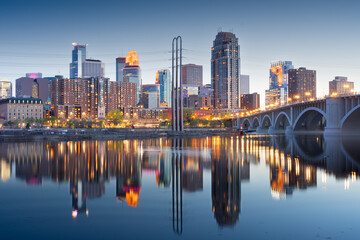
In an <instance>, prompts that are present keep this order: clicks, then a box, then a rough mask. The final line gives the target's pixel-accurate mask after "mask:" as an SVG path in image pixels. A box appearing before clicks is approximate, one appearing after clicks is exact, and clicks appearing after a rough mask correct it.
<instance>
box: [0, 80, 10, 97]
mask: <svg viewBox="0 0 360 240" xmlns="http://www.w3.org/2000/svg"><path fill="white" fill-rule="evenodd" d="M11 96H12V83H11V82H10V81H9V80H7V79H2V80H0V99H4V98H11Z"/></svg>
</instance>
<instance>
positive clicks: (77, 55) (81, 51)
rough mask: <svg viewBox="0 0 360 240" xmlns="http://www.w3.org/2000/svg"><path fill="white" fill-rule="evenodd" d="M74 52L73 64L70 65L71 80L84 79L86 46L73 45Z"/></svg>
mask: <svg viewBox="0 0 360 240" xmlns="http://www.w3.org/2000/svg"><path fill="white" fill-rule="evenodd" d="M73 46H74V50H72V62H71V63H70V78H71V79H74V78H81V77H82V72H83V71H82V63H83V61H85V59H86V46H87V44H85V45H79V44H77V43H73Z"/></svg>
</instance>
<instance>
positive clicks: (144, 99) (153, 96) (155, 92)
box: [140, 84, 160, 109]
mask: <svg viewBox="0 0 360 240" xmlns="http://www.w3.org/2000/svg"><path fill="white" fill-rule="evenodd" d="M140 103H141V104H142V105H143V106H144V108H149V109H153V108H159V107H160V84H144V85H142V93H141V101H140Z"/></svg>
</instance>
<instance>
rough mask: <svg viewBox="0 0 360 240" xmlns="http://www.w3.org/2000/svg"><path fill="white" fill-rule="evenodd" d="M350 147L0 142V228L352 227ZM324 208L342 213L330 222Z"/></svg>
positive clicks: (138, 234) (174, 232)
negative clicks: (345, 217) (276, 224)
mask: <svg viewBox="0 0 360 240" xmlns="http://www.w3.org/2000/svg"><path fill="white" fill-rule="evenodd" d="M358 146H360V145H359V139H354V138H351V139H349V138H341V137H327V138H326V139H324V137H323V136H315V135H310V136H292V137H286V136H281V135H280V136H261V135H250V136H246V137H236V136H235V137H204V138H185V139H166V138H162V139H147V140H121V141H69V142H28V143H25V142H24V143H3V144H1V145H0V173H1V183H0V191H1V194H2V197H1V198H0V206H1V207H0V230H1V231H0V232H3V236H12V237H13V238H22V237H23V236H31V235H33V236H37V235H36V233H35V232H34V229H38V228H39V227H40V226H41V225H37V222H36V221H32V219H35V220H37V221H41V222H43V226H42V227H40V229H41V231H43V232H44V233H46V231H51V233H52V234H54V235H55V238H59V239H61V238H64V237H69V236H72V237H73V236H80V237H84V236H87V237H88V238H95V235H93V234H92V233H93V231H94V229H93V228H91V227H92V226H94V227H95V226H100V225H104V226H106V228H107V230H106V231H104V233H103V234H104V236H112V235H113V234H114V233H115V232H116V231H122V234H123V235H122V236H124V237H128V238H144V237H148V236H149V234H153V235H154V236H155V235H157V236H161V237H167V238H175V237H177V236H183V237H187V238H189V237H196V236H199V237H204V236H207V237H208V238H217V237H219V236H220V237H225V236H228V237H235V236H244V237H246V238H265V237H276V238H280V239H281V238H284V239H287V238H288V237H289V234H290V236H291V234H293V235H292V238H294V239H296V238H298V239H303V238H304V237H306V238H317V237H324V236H325V237H334V238H336V237H338V235H337V234H339V232H342V233H343V234H345V235H344V236H345V237H348V236H353V234H355V232H354V231H353V228H352V226H351V224H350V227H349V223H352V222H353V220H355V219H351V216H355V215H356V214H359V213H360V209H359V207H357V205H355V204H356V202H357V200H358V199H359V193H358V190H360V186H359V184H358V182H357V179H358V176H359V167H360V151H359V150H358ZM250 172H251V175H250ZM329 180H330V181H329ZM319 186H321V187H319ZM339 186H341V188H340V187H339ZM353 188H354V189H353ZM297 192H298V193H297ZM345 192H346V193H347V194H345ZM69 193H70V196H69ZM54 199H55V200H54ZM60 199H62V201H60ZM66 199H68V200H66ZM278 200H280V201H278ZM15 203H16V204H15ZM345 204H346V207H340V206H343V205H345ZM19 206H21V207H19ZM39 206H42V207H43V209H44V212H42V208H41V207H39ZM19 209H22V211H19ZM45 209H46V210H49V209H51V210H52V211H51V212H45ZM334 209H336V211H335V212H336V213H337V215H338V216H339V218H340V217H341V216H340V215H343V216H347V217H348V220H347V221H343V220H342V219H341V221H340V219H334V220H333V222H332V223H331V224H330V225H334V226H335V227H333V228H329V223H328V222H326V221H327V217H330V216H331V214H330V213H327V211H330V210H331V211H334ZM39 211H40V212H39ZM316 211H319V212H320V213H321V214H324V216H322V215H319V216H317V217H314V216H312V217H313V218H309V216H308V215H306V213H307V214H311V213H312V212H313V213H315V212H316ZM347 211H348V212H347ZM243 212H244V213H243ZM289 214H291V215H289ZM334 214H335V213H334ZM327 215H328V216H327ZM349 217H350V218H349ZM286 218H289V219H291V221H290V222H289V221H287V220H286ZM45 219H46V221H47V220H49V222H44V220H45ZM304 220H305V221H306V223H307V224H310V225H309V226H307V227H306V228H305V229H306V230H307V231H305V233H304V231H303V229H302V228H299V229H296V228H294V226H299V225H300V224H302V226H303V225H304ZM275 222H283V225H284V226H283V231H282V232H279V231H277V229H276V228H274V226H275V225H274V224H275ZM19 223H21V224H22V226H23V229H22V230H23V231H16V227H15V226H16V225H18V224H19ZM51 223H52V224H54V225H51ZM311 223H312V224H311ZM305 225H306V224H305ZM46 226H47V228H45V227H46ZM55 226H56V227H55ZM111 226H113V228H111ZM214 226H217V227H215V228H214ZM42 228H44V229H42ZM64 228H65V229H67V230H66V231H63V229H64ZM337 228H339V229H340V230H339V232H336V230H337ZM45 229H46V230H45ZM81 229H82V231H79V230H81ZM137 229H143V230H144V231H138V230H137ZM341 229H342V230H341ZM344 229H345V230H344ZM350 229H351V230H350ZM127 230H131V231H129V232H128V231H127ZM145 230H146V231H145ZM339 236H340V235H339ZM37 238H44V237H43V236H41V235H38V236H37Z"/></svg>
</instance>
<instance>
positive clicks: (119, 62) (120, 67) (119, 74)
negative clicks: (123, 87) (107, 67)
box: [116, 57, 126, 82]
mask: <svg viewBox="0 0 360 240" xmlns="http://www.w3.org/2000/svg"><path fill="white" fill-rule="evenodd" d="M125 63H126V58H124V57H117V58H116V81H117V82H123V81H124V67H125Z"/></svg>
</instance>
